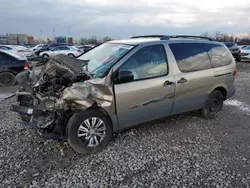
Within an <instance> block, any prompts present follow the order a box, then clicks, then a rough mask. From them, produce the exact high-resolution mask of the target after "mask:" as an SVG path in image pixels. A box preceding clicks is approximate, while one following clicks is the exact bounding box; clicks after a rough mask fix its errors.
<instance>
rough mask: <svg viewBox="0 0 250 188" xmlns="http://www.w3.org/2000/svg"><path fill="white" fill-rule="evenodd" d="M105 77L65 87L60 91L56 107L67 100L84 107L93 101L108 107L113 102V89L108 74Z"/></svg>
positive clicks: (87, 106)
mask: <svg viewBox="0 0 250 188" xmlns="http://www.w3.org/2000/svg"><path fill="white" fill-rule="evenodd" d="M111 74H112V71H110V73H109V74H108V76H107V77H104V78H97V79H91V80H86V81H84V82H78V83H74V84H73V85H72V86H70V87H67V88H65V89H64V91H63V92H62V95H61V97H60V99H61V100H59V101H58V104H57V105H58V107H59V106H63V105H65V103H67V102H68V101H73V102H74V103H76V104H79V105H81V106H82V108H84V109H86V108H89V107H91V106H92V105H93V104H94V103H96V104H97V105H98V106H100V107H102V108H107V107H110V106H111V105H112V103H113V90H112V83H111V80H110V79H109V78H110V75H111Z"/></svg>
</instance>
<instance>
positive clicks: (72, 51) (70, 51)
mask: <svg viewBox="0 0 250 188" xmlns="http://www.w3.org/2000/svg"><path fill="white" fill-rule="evenodd" d="M81 53H82V51H81V50H80V49H78V48H76V47H73V46H57V47H54V48H52V49H51V50H49V51H45V52H41V53H40V56H42V57H43V58H50V57H54V56H56V55H58V54H64V55H67V56H69V57H72V58H73V57H77V56H79V55H80V54H81Z"/></svg>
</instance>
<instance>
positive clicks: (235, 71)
mask: <svg viewBox="0 0 250 188" xmlns="http://www.w3.org/2000/svg"><path fill="white" fill-rule="evenodd" d="M236 74H237V68H234V73H233V75H234V76H236Z"/></svg>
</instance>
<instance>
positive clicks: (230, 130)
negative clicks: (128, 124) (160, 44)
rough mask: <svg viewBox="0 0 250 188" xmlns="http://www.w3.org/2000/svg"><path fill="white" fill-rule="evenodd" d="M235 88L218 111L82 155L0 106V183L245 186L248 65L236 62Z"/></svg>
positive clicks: (141, 130) (158, 125)
mask: <svg viewBox="0 0 250 188" xmlns="http://www.w3.org/2000/svg"><path fill="white" fill-rule="evenodd" d="M238 68H239V73H238V75H237V79H236V87H237V93H236V95H235V96H234V97H233V99H232V100H230V101H226V102H225V105H224V108H223V110H222V112H221V113H220V115H219V116H218V117H217V118H216V119H213V120H206V119H203V118H202V117H201V116H200V115H199V113H197V112H191V113H186V114H182V115H179V116H174V117H169V118H165V119H161V120H157V121H154V122H151V123H147V124H144V125H141V126H139V127H136V128H134V129H131V130H129V131H126V132H124V133H122V134H121V135H118V136H117V137H116V138H115V139H114V140H113V141H112V142H111V143H110V144H109V146H108V147H107V148H106V149H105V150H104V151H102V152H100V153H98V154H95V155H90V156H87V157H85V156H81V155H79V154H76V153H75V152H74V151H73V150H72V149H71V148H70V147H69V145H68V144H67V143H66V142H65V143H64V142H58V141H45V140H43V139H42V138H41V136H40V135H39V134H38V133H37V132H36V130H34V129H31V128H26V127H24V126H21V124H20V123H19V121H20V119H19V117H18V115H17V114H15V113H13V112H11V111H10V110H9V106H10V105H11V104H12V103H13V102H14V99H13V98H11V99H8V100H6V101H3V102H1V105H0V119H1V121H0V186H1V187H170V186H171V187H249V185H250V163H249V162H250V139H249V136H250V127H249V126H250V84H249V82H250V74H249V73H250V63H240V64H238Z"/></svg>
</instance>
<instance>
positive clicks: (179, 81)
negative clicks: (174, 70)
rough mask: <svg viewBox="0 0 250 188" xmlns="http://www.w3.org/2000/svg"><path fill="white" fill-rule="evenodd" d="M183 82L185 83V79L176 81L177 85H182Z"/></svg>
mask: <svg viewBox="0 0 250 188" xmlns="http://www.w3.org/2000/svg"><path fill="white" fill-rule="evenodd" d="M185 82H187V79H185V78H181V79H180V80H178V81H177V83H178V84H183V83H185Z"/></svg>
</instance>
